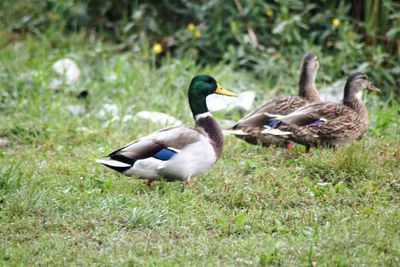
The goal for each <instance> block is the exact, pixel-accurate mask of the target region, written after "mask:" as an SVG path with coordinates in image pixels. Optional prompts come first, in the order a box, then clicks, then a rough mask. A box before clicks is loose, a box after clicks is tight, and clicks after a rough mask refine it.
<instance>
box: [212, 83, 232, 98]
mask: <svg viewBox="0 0 400 267" xmlns="http://www.w3.org/2000/svg"><path fill="white" fill-rule="evenodd" d="M214 93H216V94H219V95H227V96H236V94H235V93H233V92H231V91H228V90H226V89H224V88H222V86H221V85H219V84H218V83H217V89H216V90H215V92H214Z"/></svg>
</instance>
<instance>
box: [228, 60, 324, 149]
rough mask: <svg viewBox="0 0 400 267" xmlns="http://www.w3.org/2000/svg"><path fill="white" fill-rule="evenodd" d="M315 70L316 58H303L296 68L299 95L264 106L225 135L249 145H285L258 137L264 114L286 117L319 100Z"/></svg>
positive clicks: (273, 138)
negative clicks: (230, 135) (234, 137)
mask: <svg viewBox="0 0 400 267" xmlns="http://www.w3.org/2000/svg"><path fill="white" fill-rule="evenodd" d="M318 69H319V62H318V58H317V56H316V55H314V54H311V53H310V54H307V55H305V56H304V58H303V62H302V64H301V68H300V80H299V93H298V95H297V96H280V97H277V98H275V99H273V100H271V101H269V102H266V103H264V104H263V105H261V106H260V107H258V108H257V109H256V110H255V111H253V112H252V113H250V114H248V115H247V116H246V117H244V118H243V119H241V120H240V121H239V122H238V123H236V124H235V125H234V126H233V127H232V128H230V129H227V130H226V132H227V133H232V134H234V135H235V136H236V137H238V138H240V139H243V140H245V141H246V142H248V143H250V144H255V145H256V144H261V145H263V146H270V145H275V146H285V145H289V142H288V140H287V139H284V138H280V137H278V136H273V135H265V134H261V131H263V130H264V129H265V128H264V126H265V125H266V123H267V122H268V119H269V117H268V116H266V115H265V113H271V114H278V115H287V114H289V113H291V112H293V111H295V110H296V109H298V108H300V107H302V106H305V105H307V104H309V103H313V102H318V101H320V97H319V93H318V90H317V88H316V86H315V78H316V74H317V71H318ZM288 148H290V146H288Z"/></svg>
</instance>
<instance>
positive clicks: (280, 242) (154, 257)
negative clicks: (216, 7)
mask: <svg viewBox="0 0 400 267" xmlns="http://www.w3.org/2000/svg"><path fill="white" fill-rule="evenodd" d="M145 55H146V53H139V52H119V51H118V47H116V46H112V45H109V44H105V43H103V42H100V41H98V40H96V39H95V38H92V37H89V40H87V39H86V38H85V37H84V36H83V35H79V34H77V35H74V36H68V37H62V38H61V37H60V38H57V37H54V38H52V39H49V38H48V37H46V36H42V37H41V38H33V37H27V38H26V39H24V40H20V41H18V42H15V43H13V44H9V45H8V46H7V47H5V48H3V49H2V50H1V51H0V62H1V64H0V114H1V115H0V137H6V138H8V139H9V145H8V146H7V147H5V148H0V239H1V242H0V265H1V266H16V265H53V266H54V265H70V264H72V265H115V264H116V265H124V266H129V265H132V266H133V265H135V266H136V265H168V266H169V265H197V266H204V265H286V266H287V265H319V266H321V265H328V266H332V265H338V266H347V265H358V266H359V265H376V266H377V265H379V266H381V265H388V266H396V265H399V264H400V238H399V236H400V227H399V222H400V209H399V205H400V178H399V177H400V151H399V146H400V141H399V135H400V127H399V120H398V116H399V114H398V110H399V105H398V104H393V105H392V106H389V105H388V104H387V103H383V102H381V100H379V98H378V97H376V96H372V95H369V96H368V97H367V105H368V108H369V111H370V130H369V131H368V133H367V134H366V136H364V138H363V139H362V140H359V141H356V142H354V143H353V144H351V145H349V146H345V147H342V148H340V149H339V150H337V151H336V152H334V151H331V150H319V149H314V150H312V152H311V153H309V154H304V149H303V148H302V147H301V146H295V147H294V149H293V151H291V152H290V153H289V152H288V151H286V150H282V149H273V148H261V147H255V146H250V145H247V144H245V143H243V142H241V141H240V140H238V139H235V138H234V137H230V136H229V137H227V138H226V142H225V149H224V152H223V155H222V158H221V159H220V160H219V161H218V163H217V164H216V165H215V166H214V168H213V169H212V170H211V171H209V172H208V173H206V174H204V175H202V176H199V177H197V178H196V179H195V180H194V183H193V185H192V187H190V188H185V187H184V186H183V185H182V184H180V183H166V182H155V183H154V185H153V187H152V188H151V189H148V188H147V187H146V185H145V182H144V181H141V180H138V179H135V178H130V179H129V178H126V177H124V176H121V175H118V174H117V173H115V172H113V171H111V170H109V169H107V168H105V167H103V166H101V165H99V164H96V163H95V161H94V160H95V159H96V158H98V157H101V156H103V155H105V154H106V153H108V152H111V151H112V150H113V149H115V148H117V147H119V146H121V145H124V144H126V143H127V142H129V141H131V140H133V139H136V138H138V137H140V136H142V135H146V134H148V133H150V132H152V131H154V130H157V129H159V128H160V127H161V126H160V125H157V124H152V123H149V122H138V121H133V120H131V119H130V116H128V115H134V114H135V113H137V112H138V111H140V110H154V111H161V112H167V113H169V114H171V115H173V116H175V117H177V118H178V119H180V120H182V121H183V122H185V123H187V124H190V125H191V124H193V121H192V118H191V114H190V110H189V107H188V104H187V98H186V94H187V88H188V85H189V82H190V79H191V78H192V76H194V75H195V74H198V73H208V74H211V75H213V76H215V77H216V78H217V80H218V81H219V82H220V83H221V84H222V85H223V86H224V87H226V88H227V89H230V90H232V91H236V92H240V91H245V90H249V89H251V90H255V91H256V92H257V104H259V103H261V102H262V101H263V99H268V98H270V97H272V96H273V95H274V94H277V93H282V92H290V90H289V91H287V90H288V89H285V88H281V87H279V84H278V86H275V87H274V88H271V84H270V80H269V79H268V77H266V79H261V80H256V79H254V78H253V77H252V76H251V74H249V73H246V72H243V71H240V72H238V71H234V70H233V68H232V67H231V66H229V65H228V66H226V65H224V64H222V63H221V64H218V65H214V66H213V65H209V66H196V64H195V63H194V62H193V61H191V60H189V59H180V60H177V59H166V60H165V62H164V64H163V65H162V66H161V67H160V68H157V69H156V68H155V67H153V65H154V64H153V63H152V62H154V60H153V59H152V58H151V56H145ZM63 57H69V58H72V59H74V60H75V61H76V62H77V63H78V65H79V67H80V68H81V70H82V75H81V78H80V80H79V81H78V82H77V83H76V84H75V85H73V86H62V87H61V88H60V89H59V90H58V91H53V90H49V89H48V84H49V82H50V81H51V80H52V79H53V78H54V74H53V71H52V70H51V65H52V63H53V62H54V61H55V60H57V59H59V58H63ZM321 61H322V63H321V65H322V66H324V67H327V68H329V63H328V62H325V63H324V61H323V57H322V59H321ZM281 67H282V68H286V66H281ZM297 68H298V66H297V65H296V66H295V65H293V66H292V67H291V68H290V69H289V70H286V71H285V73H288V74H287V75H288V77H282V80H285V81H288V83H289V84H292V85H293V88H294V89H293V90H292V92H294V90H295V88H296V86H297V75H298V72H297ZM376 85H377V86H378V87H379V81H376ZM382 89H384V90H389V89H387V88H382ZM83 90H86V91H87V92H88V93H89V94H88V97H87V98H78V97H77V95H78V94H79V92H81V91H83ZM285 90H286V91H285ZM106 104H108V105H115V106H116V107H117V108H118V110H116V111H115V108H114V113H115V114H114V115H110V114H109V113H107V112H104V106H105V105H106ZM215 116H216V117H217V118H218V119H219V120H220V121H222V120H224V119H231V120H236V119H238V118H240V116H241V114H240V113H239V112H238V111H234V112H226V113H225V112H219V113H218V114H215Z"/></svg>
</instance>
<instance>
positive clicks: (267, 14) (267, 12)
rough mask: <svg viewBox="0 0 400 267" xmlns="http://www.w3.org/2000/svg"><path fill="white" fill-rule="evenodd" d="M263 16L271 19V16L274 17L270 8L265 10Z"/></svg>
mask: <svg viewBox="0 0 400 267" xmlns="http://www.w3.org/2000/svg"><path fill="white" fill-rule="evenodd" d="M265 15H266V16H267V17H272V16H273V15H274V11H273V10H272V8H270V7H268V8H267V9H266V10H265Z"/></svg>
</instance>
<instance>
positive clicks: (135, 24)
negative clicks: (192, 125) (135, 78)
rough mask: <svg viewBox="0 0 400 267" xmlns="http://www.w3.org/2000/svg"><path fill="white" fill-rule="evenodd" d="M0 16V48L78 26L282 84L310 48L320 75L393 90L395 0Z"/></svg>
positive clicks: (397, 26)
mask: <svg viewBox="0 0 400 267" xmlns="http://www.w3.org/2000/svg"><path fill="white" fill-rule="evenodd" d="M0 17H1V20H0V21H1V26H0V29H1V31H2V32H3V33H5V34H4V36H6V38H5V40H3V42H2V43H1V45H2V46H4V45H7V44H8V43H9V42H12V41H13V40H15V39H16V38H21V34H22V35H23V34H24V33H33V34H36V35H39V36H40V35H42V34H45V33H46V32H47V31H49V30H51V29H53V30H54V29H60V28H62V29H63V30H64V31H65V32H74V31H76V30H79V29H82V28H85V29H88V30H89V31H96V32H100V33H102V34H103V36H104V38H105V39H109V40H111V41H113V42H116V43H118V44H119V49H120V50H124V51H136V52H137V51H141V52H144V53H146V52H151V50H150V49H149V48H151V47H153V48H155V49H154V52H155V53H157V54H158V56H157V57H158V59H160V58H162V57H163V56H165V55H166V54H171V55H175V56H190V57H192V58H196V59H197V61H198V62H199V63H201V62H203V63H215V62H219V61H220V60H223V61H224V62H226V63H231V64H233V65H234V66H236V67H237V68H246V69H249V70H251V73H253V74H254V75H255V76H256V77H259V78H263V79H269V80H270V81H272V82H273V83H274V84H278V85H282V87H284V86H285V85H287V84H285V79H282V78H281V77H282V75H281V74H282V73H285V72H287V71H286V69H287V68H286V66H287V65H288V64H289V65H291V64H298V61H299V58H300V57H301V56H302V55H303V54H304V52H305V51H314V52H317V53H318V54H319V55H320V57H321V58H322V61H323V63H324V61H325V62H326V64H323V68H324V69H323V70H322V74H321V75H320V77H321V78H322V80H323V81H325V82H327V83H330V82H333V81H334V80H335V79H338V78H343V77H345V76H347V75H348V74H349V72H351V71H354V70H363V71H366V72H367V73H368V74H369V75H370V76H372V77H373V79H374V80H375V81H376V83H377V84H378V85H379V87H381V88H384V89H385V90H384V93H383V94H382V96H383V97H385V98H391V97H392V96H395V97H396V98H398V97H399V95H400V88H399V80H400V79H399V77H400V67H399V64H398V62H399V59H400V37H399V36H400V3H398V2H396V1H393V0H364V1H363V0H354V1H344V0H342V1H328V0H321V1H300V0H284V1H263V0H247V1H243V0H242V1H239V0H233V1H222V0H211V1H207V2H204V1H196V0H179V1H171V0H162V1H156V0H150V1H128V0H108V1H106V0H105V1H101V0H90V1H78V0H64V1H57V0H44V1H42V0H30V1H28V0H21V1H10V0H5V1H2V2H1V3H0ZM154 45H155V46H154ZM286 74H287V75H291V74H290V73H286Z"/></svg>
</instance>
